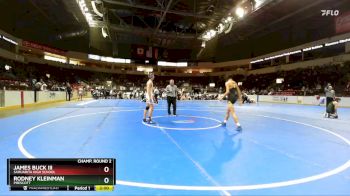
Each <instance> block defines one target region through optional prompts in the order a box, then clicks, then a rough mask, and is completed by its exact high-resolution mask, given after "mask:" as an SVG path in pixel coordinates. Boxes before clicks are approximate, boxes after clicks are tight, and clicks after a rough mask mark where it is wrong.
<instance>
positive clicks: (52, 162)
mask: <svg viewBox="0 0 350 196" xmlns="http://www.w3.org/2000/svg"><path fill="white" fill-rule="evenodd" d="M115 163H116V160H115V159H112V158H80V159H7V184H8V185H9V187H10V190H11V191H113V190H114V185H115V181H116V175H115V173H116V168H115Z"/></svg>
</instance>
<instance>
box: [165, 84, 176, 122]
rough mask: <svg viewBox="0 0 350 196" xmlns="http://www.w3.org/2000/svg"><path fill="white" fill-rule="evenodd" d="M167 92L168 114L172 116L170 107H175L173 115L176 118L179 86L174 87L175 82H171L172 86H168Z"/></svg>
mask: <svg viewBox="0 0 350 196" xmlns="http://www.w3.org/2000/svg"><path fill="white" fill-rule="evenodd" d="M165 92H166V95H167V101H168V114H169V115H171V112H170V106H171V104H172V105H173V115H175V116H176V97H177V86H176V85H174V80H173V79H171V80H170V84H169V85H168V86H166V88H165Z"/></svg>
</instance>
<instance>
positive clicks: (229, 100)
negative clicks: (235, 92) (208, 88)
mask: <svg viewBox="0 0 350 196" xmlns="http://www.w3.org/2000/svg"><path fill="white" fill-rule="evenodd" d="M227 101H228V103H231V104H235V103H236V101H237V97H236V96H228V100H227Z"/></svg>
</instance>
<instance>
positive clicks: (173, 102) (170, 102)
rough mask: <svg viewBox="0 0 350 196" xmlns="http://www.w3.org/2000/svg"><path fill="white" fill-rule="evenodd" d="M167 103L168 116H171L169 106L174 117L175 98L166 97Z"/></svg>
mask: <svg viewBox="0 0 350 196" xmlns="http://www.w3.org/2000/svg"><path fill="white" fill-rule="evenodd" d="M167 101H168V114H169V115H171V112H170V106H171V104H172V105H173V114H174V115H176V97H170V96H168V97H167Z"/></svg>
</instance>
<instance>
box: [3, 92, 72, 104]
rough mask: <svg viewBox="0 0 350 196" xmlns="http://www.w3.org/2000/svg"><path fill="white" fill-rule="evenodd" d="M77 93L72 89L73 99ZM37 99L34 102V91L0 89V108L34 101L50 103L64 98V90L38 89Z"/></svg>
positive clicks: (33, 102)
mask: <svg viewBox="0 0 350 196" xmlns="http://www.w3.org/2000/svg"><path fill="white" fill-rule="evenodd" d="M77 97H78V94H77V92H76V91H73V97H72V98H73V99H74V98H77ZM36 98H37V101H36V102H35V96H34V91H8V90H5V91H0V108H1V107H16V106H18V107H20V106H23V107H24V106H25V105H28V104H35V103H50V102H56V101H64V100H66V92H64V91H38V92H37V97H36Z"/></svg>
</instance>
